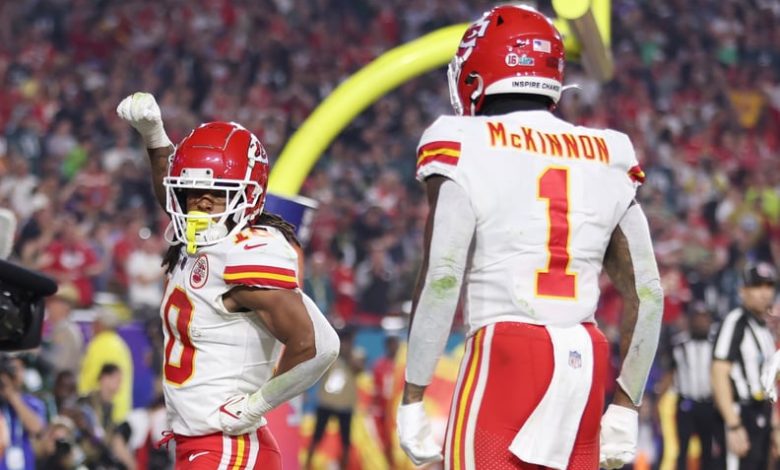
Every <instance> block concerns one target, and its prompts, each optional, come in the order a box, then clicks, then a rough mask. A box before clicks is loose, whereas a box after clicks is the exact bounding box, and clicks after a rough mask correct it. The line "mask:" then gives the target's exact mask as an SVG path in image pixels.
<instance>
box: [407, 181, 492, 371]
mask: <svg viewBox="0 0 780 470" xmlns="http://www.w3.org/2000/svg"><path fill="white" fill-rule="evenodd" d="M476 223H477V218H476V215H475V214H474V211H473V209H472V207H471V202H470V201H469V197H468V195H467V194H466V192H465V190H464V189H463V188H462V187H460V186H459V185H457V184H456V183H455V182H453V181H451V180H447V181H445V182H444V183H442V185H441V187H440V189H439V197H438V200H437V202H436V212H435V214H434V218H433V233H432V235H431V242H430V248H429V253H428V269H427V271H426V272H425V274H424V275H425V283H424V285H423V289H422V292H421V294H420V299H419V302H418V304H417V306H416V308H415V314H414V322H413V323H412V329H411V331H410V332H409V350H408V360H407V361H406V381H407V382H408V383H411V384H414V385H428V384H430V383H431V379H432V377H433V373H434V371H435V370H436V363H437V362H438V361H439V357H440V356H441V354H442V352H443V351H444V346H445V344H446V342H447V337H448V336H449V334H450V328H451V327H452V319H453V317H454V315H455V310H456V308H457V306H458V298H459V297H460V289H461V285H462V284H463V276H464V272H465V269H466V261H467V259H468V252H469V246H470V245H471V240H472V238H473V236H474V230H475V228H476Z"/></svg>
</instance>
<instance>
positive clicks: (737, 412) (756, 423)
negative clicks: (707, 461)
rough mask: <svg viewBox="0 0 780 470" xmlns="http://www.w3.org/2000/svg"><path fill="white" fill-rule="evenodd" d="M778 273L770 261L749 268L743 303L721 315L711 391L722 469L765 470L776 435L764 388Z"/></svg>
mask: <svg viewBox="0 0 780 470" xmlns="http://www.w3.org/2000/svg"><path fill="white" fill-rule="evenodd" d="M776 283H777V271H776V270H775V268H774V267H773V266H772V265H770V264H769V263H765V262H761V263H758V264H755V265H749V266H747V267H746V269H745V271H744V273H743V286H742V288H741V289H740V297H741V300H742V305H741V306H740V307H738V308H736V309H734V310H732V311H731V312H729V314H728V315H726V317H725V318H724V319H723V323H722V324H721V326H720V330H719V331H718V336H717V339H716V340H715V348H714V350H713V354H712V391H713V396H714V398H715V405H716V407H717V410H718V412H719V418H720V421H719V423H720V424H721V425H720V426H716V429H715V435H714V441H715V445H714V446H713V451H714V454H715V455H714V458H715V465H714V467H715V468H717V469H721V470H746V469H751V470H752V469H755V470H765V469H766V468H767V464H768V460H769V449H770V442H771V437H772V427H773V419H772V418H773V416H772V414H773V413H772V411H773V407H772V403H771V402H770V401H769V399H768V397H767V396H766V394H765V393H764V391H763V388H762V386H761V380H760V378H761V372H762V367H763V366H764V365H765V364H767V363H768V362H769V361H770V359H771V358H772V355H773V354H774V351H775V341H774V338H773V337H772V333H771V332H770V331H769V329H768V328H767V326H766V317H767V315H768V314H769V311H770V308H771V307H772V303H773V301H774V297H775V286H776Z"/></svg>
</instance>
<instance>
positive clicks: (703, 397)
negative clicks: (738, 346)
mask: <svg viewBox="0 0 780 470" xmlns="http://www.w3.org/2000/svg"><path fill="white" fill-rule="evenodd" d="M688 325H689V326H688V329H687V331H683V332H681V333H678V334H677V335H675V336H674V338H672V348H671V357H670V359H671V369H672V372H673V374H674V386H675V388H676V389H677V393H678V395H679V398H678V400H677V413H676V417H675V423H676V424H677V442H678V445H679V452H678V454H677V470H686V469H687V468H688V443H689V442H690V439H691V436H693V435H694V434H696V435H697V436H699V441H700V442H701V449H702V451H701V458H700V460H699V468H701V469H710V468H712V464H711V457H712V451H711V449H712V431H713V428H714V427H715V407H714V406H713V404H712V387H711V386H710V365H711V363H712V343H713V337H712V335H711V334H710V327H711V326H712V315H711V314H710V312H709V310H708V309H707V307H706V305H704V303H703V302H695V303H693V304H692V305H691V309H690V313H689V317H688Z"/></svg>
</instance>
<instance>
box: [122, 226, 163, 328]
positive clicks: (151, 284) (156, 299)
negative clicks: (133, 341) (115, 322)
mask: <svg viewBox="0 0 780 470" xmlns="http://www.w3.org/2000/svg"><path fill="white" fill-rule="evenodd" d="M138 238H139V242H138V245H137V247H136V248H135V249H134V250H133V251H132V252H131V253H130V256H129V257H128V258H127V264H126V265H125V270H126V273H127V300H128V302H129V304H130V308H132V309H133V312H134V314H135V315H136V317H137V318H141V319H143V320H146V319H148V318H153V317H157V316H159V315H160V313H159V309H160V303H161V302H162V298H163V278H164V273H163V269H162V256H161V255H160V251H161V249H160V248H161V246H162V245H161V243H160V242H161V240H160V239H159V238H157V237H156V236H154V235H152V232H151V230H149V229H148V228H145V227H144V228H142V229H140V230H139V231H138Z"/></svg>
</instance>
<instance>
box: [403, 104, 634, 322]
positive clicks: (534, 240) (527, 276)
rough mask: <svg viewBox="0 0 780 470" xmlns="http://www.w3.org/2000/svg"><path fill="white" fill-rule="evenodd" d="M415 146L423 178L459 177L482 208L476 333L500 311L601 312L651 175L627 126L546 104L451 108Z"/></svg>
mask: <svg viewBox="0 0 780 470" xmlns="http://www.w3.org/2000/svg"><path fill="white" fill-rule="evenodd" d="M417 155H418V157H417V178H418V179H419V180H421V181H422V180H424V179H425V178H427V177H428V176H432V175H442V176H445V177H447V178H449V179H451V180H452V181H454V182H455V183H457V184H458V185H460V186H461V187H462V188H463V189H464V190H465V192H466V193H467V194H468V196H469V199H470V201H471V205H472V208H473V211H474V213H475V214H476V219H477V223H476V231H475V236H474V240H473V242H472V247H471V248H470V249H471V250H472V253H471V256H470V259H469V267H468V271H467V273H466V275H465V278H464V283H465V296H466V297H465V301H466V303H465V311H464V313H465V321H466V325H467V327H468V330H469V333H470V334H471V333H474V332H475V331H476V330H477V329H479V328H481V327H483V326H485V325H489V324H491V323H496V322H499V321H517V322H525V323H533V324H542V325H568V324H573V323H581V322H592V321H594V313H595V310H596V305H597V302H598V299H599V294H600V291H599V285H598V278H599V273H600V272H601V268H602V261H603V259H604V253H605V251H606V249H607V245H608V244H609V241H610V238H611V235H612V232H613V230H614V229H615V227H616V226H617V224H618V222H619V221H620V219H621V217H622V216H623V214H624V213H625V211H626V209H627V208H628V206H629V204H631V201H632V200H633V199H634V196H635V194H636V189H637V187H638V186H639V184H641V181H642V180H643V178H644V174H643V173H642V171H641V169H640V168H639V166H638V163H637V160H636V156H635V153H634V149H633V146H632V145H631V142H630V141H629V139H628V137H627V136H626V135H625V134H622V133H620V132H617V131H613V130H601V129H590V128H586V127H579V126H575V125H572V124H570V123H568V122H566V121H563V120H561V119H558V118H557V117H555V116H554V115H553V114H552V113H550V112H547V111H524V112H515V113H511V114H505V115H501V116H476V117H471V116H443V117H440V118H439V119H438V120H437V121H436V122H434V123H433V125H431V126H430V127H429V128H428V129H427V130H426V131H425V133H424V134H423V136H422V139H421V141H420V146H419V147H418V154H417ZM463 249H464V250H465V249H469V247H463Z"/></svg>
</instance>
